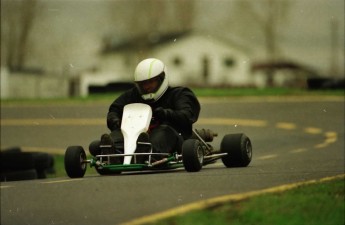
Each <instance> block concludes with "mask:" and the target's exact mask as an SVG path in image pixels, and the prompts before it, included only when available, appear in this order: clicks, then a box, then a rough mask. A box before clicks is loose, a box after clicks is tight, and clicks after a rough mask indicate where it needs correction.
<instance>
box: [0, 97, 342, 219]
mask: <svg viewBox="0 0 345 225" xmlns="http://www.w3.org/2000/svg"><path fill="white" fill-rule="evenodd" d="M201 103H202V112H201V116H200V120H199V121H198V123H197V124H196V126H195V127H197V128H202V127H204V128H210V129H212V130H214V131H217V132H218V133H219V137H218V138H217V139H216V140H215V141H214V143H213V145H214V146H215V147H219V143H220V141H221V138H222V136H224V134H226V133H237V132H244V133H246V134H247V135H248V136H249V137H250V138H251V140H252V143H253V147H254V152H253V153H254V155H253V161H252V163H251V164H250V166H249V167H246V168H231V169H226V168H224V166H223V165H222V164H221V162H219V163H217V164H214V165H210V166H206V167H204V168H203V169H202V170H201V171H200V172H198V173H187V172H185V171H184V170H182V169H181V170H177V171H170V172H160V173H131V174H127V175H120V176H111V177H100V176H87V177H84V178H83V179H76V180H72V179H69V178H67V177H66V178H61V179H47V180H34V181H21V182H6V183H1V224H3V225H6V224H37V225H40V224H86V225H87V224H120V223H122V222H126V221H130V220H132V219H135V218H138V217H142V216H146V215H149V214H152V213H156V212H160V211H163V210H167V209H170V208H173V207H177V206H181V205H184V204H187V203H190V202H194V201H198V200H203V199H207V198H211V197H215V196H221V195H226V194H236V193H243V192H247V191H252V190H259V189H263V188H267V187H272V186H277V185H281V184H288V183H293V182H299V181H305V180H310V179H315V178H322V177H327V176H332V175H338V174H343V173H344V99H343V98H334V97H331V98H329V97H328V98H302V99H301V98H264V99H260V98H259V99H257V98H240V99H231V98H230V99H229V98H226V99H217V100H214V99H202V100H201ZM107 104H108V103H104V102H101V103H95V104H89V103H87V104H84V105H81V104H77V105H71V104H60V105H49V104H48V105H44V106H42V105H21V106H18V105H7V106H2V107H1V146H2V147H6V146H14V145H16V146H23V148H25V149H28V150H45V151H48V152H49V151H51V152H63V151H64V149H65V148H66V146H68V145H75V144H81V145H83V146H84V147H85V148H86V147H87V146H88V143H89V142H90V141H92V140H94V139H96V138H98V137H99V136H100V134H102V133H103V132H105V131H106V128H105V121H104V119H103V118H104V116H105V114H106V112H107V107H108V106H107ZM85 118H86V119H85Z"/></svg>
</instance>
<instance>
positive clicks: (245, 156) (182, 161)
mask: <svg viewBox="0 0 345 225" xmlns="http://www.w3.org/2000/svg"><path fill="white" fill-rule="evenodd" d="M151 119H152V109H151V107H150V106H149V105H146V104H142V103H133V104H129V105H126V106H125V107H124V110H123V116H122V120H121V121H122V122H121V132H122V134H123V137H124V144H123V153H122V152H121V153H116V154H114V153H110V154H108V153H109V149H110V148H111V147H112V146H111V145H101V144H100V142H98V145H99V146H98V147H99V148H100V150H101V151H100V152H101V154H99V155H95V156H92V157H91V158H90V159H87V157H86V153H85V151H84V148H83V147H82V146H69V147H68V148H67V150H66V152H65V158H64V162H65V170H66V173H67V175H68V176H69V177H71V178H80V177H83V176H84V175H85V171H86V168H87V165H88V164H89V165H90V167H95V169H96V171H97V172H98V173H99V174H101V175H110V174H120V173H121V172H125V171H144V170H168V169H176V168H183V167H184V169H185V170H186V171H188V172H198V171H200V170H201V168H202V167H203V166H205V165H208V164H212V163H214V162H216V161H217V160H218V159H221V160H222V162H223V164H224V165H225V166H226V167H246V166H248V165H249V163H250V162H251V159H252V145H251V141H250V139H249V138H248V137H247V136H246V135H245V134H243V133H236V134H226V135H225V136H224V137H223V139H222V141H221V144H220V149H219V150H216V149H214V148H213V147H212V145H211V144H210V142H212V141H213V139H214V137H216V136H217V134H216V133H214V132H213V131H211V130H209V129H199V130H198V129H195V130H193V135H192V136H191V137H190V138H189V139H187V140H185V141H184V142H183V144H182V151H180V153H179V152H178V151H176V152H173V153H155V152H153V151H152V150H153V148H152V145H151V143H150V142H149V141H144V142H143V141H140V139H138V138H139V135H140V134H142V133H145V132H149V126H150V123H151ZM92 145H94V144H90V146H92ZM90 146H89V148H90ZM139 146H146V147H147V149H148V151H147V152H138V151H137V149H138V147H139ZM143 157H144V158H145V160H142V158H143ZM139 158H140V160H139ZM114 159H117V160H114ZM157 159H158V160H157Z"/></svg>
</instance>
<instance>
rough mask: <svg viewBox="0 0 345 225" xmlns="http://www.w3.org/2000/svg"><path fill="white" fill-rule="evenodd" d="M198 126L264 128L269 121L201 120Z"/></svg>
mask: <svg viewBox="0 0 345 225" xmlns="http://www.w3.org/2000/svg"><path fill="white" fill-rule="evenodd" d="M197 124H200V125H230V126H251V127H264V126H267V121H265V120H248V119H231V118H199V119H198V121H197Z"/></svg>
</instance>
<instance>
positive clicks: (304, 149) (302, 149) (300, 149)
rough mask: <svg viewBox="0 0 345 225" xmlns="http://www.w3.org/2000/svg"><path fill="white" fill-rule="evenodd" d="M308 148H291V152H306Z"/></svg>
mask: <svg viewBox="0 0 345 225" xmlns="http://www.w3.org/2000/svg"><path fill="white" fill-rule="evenodd" d="M307 150H308V149H306V148H298V149H294V150H291V151H290V153H300V152H305V151H307Z"/></svg>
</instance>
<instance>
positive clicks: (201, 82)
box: [79, 32, 254, 96]
mask: <svg viewBox="0 0 345 225" xmlns="http://www.w3.org/2000/svg"><path fill="white" fill-rule="evenodd" d="M147 57H154V58H158V59H161V60H162V61H163V62H164V63H165V64H166V65H167V69H168V72H169V81H170V83H171V85H173V86H176V85H193V86H208V87H227V86H232V87H243V86H253V85H254V84H253V82H252V77H251V74H250V69H251V62H250V56H249V53H248V51H247V50H246V49H244V48H241V47H239V46H238V45H236V44H235V43H231V42H229V41H225V40H222V39H221V38H216V37H214V36H212V37H210V36H207V35H203V34H202V33H193V32H184V33H178V34H169V35H163V36H155V37H154V38H151V39H149V40H145V39H140V38H138V39H136V40H130V41H127V42H125V43H118V42H116V44H115V45H113V44H112V43H111V42H109V43H108V45H107V46H106V47H105V49H104V52H103V53H102V54H101V56H100V58H99V64H98V68H97V70H96V71H97V72H94V73H90V72H87V73H85V74H82V75H81V76H80V82H79V84H80V89H81V91H80V94H81V95H82V96H85V95H87V90H88V86H89V85H95V84H97V83H99V81H100V80H104V81H105V80H106V81H107V82H119V81H125V82H127V81H128V82H132V81H133V73H134V69H135V66H136V64H137V63H138V62H139V61H141V60H142V59H144V58H147ZM111 77H112V78H111Z"/></svg>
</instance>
